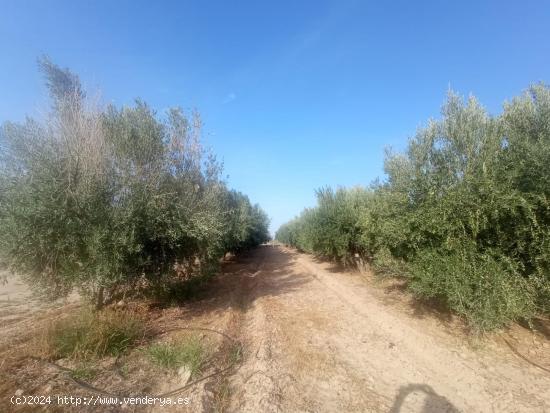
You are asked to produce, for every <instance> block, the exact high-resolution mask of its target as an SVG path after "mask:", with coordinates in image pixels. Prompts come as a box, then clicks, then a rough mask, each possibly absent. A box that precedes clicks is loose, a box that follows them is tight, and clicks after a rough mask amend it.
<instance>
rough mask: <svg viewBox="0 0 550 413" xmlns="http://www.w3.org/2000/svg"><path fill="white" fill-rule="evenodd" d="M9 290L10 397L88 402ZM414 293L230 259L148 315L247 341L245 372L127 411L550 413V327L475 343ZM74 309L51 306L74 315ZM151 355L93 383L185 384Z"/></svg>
mask: <svg viewBox="0 0 550 413" xmlns="http://www.w3.org/2000/svg"><path fill="white" fill-rule="evenodd" d="M8 287H9V286H5V285H4V286H3V289H0V292H3V295H2V296H1V297H0V298H1V300H0V301H1V302H0V304H2V307H0V314H1V315H2V317H0V367H1V368H0V400H1V399H2V397H6V400H7V398H8V397H11V396H12V395H13V394H14V392H16V391H17V390H18V389H20V390H21V391H23V392H24V394H50V393H52V394H77V395H78V394H82V392H83V388H82V387H81V386H79V385H76V384H75V383H74V382H73V381H71V380H69V379H68V378H67V377H65V376H64V375H60V374H59V372H58V371H57V370H55V369H52V368H50V367H49V366H48V365H47V364H44V363H39V362H37V361H36V360H34V359H32V358H29V357H27V356H26V355H25V354H26V353H25V351H24V348H25V347H24V346H25V344H24V341H25V340H30V339H32V337H33V336H34V335H35V334H36V331H38V329H37V327H38V326H40V325H44V324H45V323H46V322H47V320H49V319H50V318H51V317H52V316H51V315H48V311H50V310H48V311H43V310H39V311H35V310H36V309H37V308H38V309H40V308H41V307H39V306H38V305H32V303H31V302H30V301H29V300H31V298H30V296H28V291H27V290H25V288H24V286H23V285H22V284H20V283H17V282H16V283H15V284H13V285H12V286H11V287H9V288H8ZM402 287H403V286H402V284H400V283H399V282H397V281H395V280H393V281H392V280H388V281H383V282H381V281H376V280H375V279H374V278H373V277H369V276H368V275H361V274H358V273H349V272H346V271H343V270H341V269H338V268H335V267H334V265H332V264H330V263H326V262H321V261H316V260H315V259H314V258H312V257H311V256H308V255H305V254H298V253H296V252H294V251H291V250H288V249H285V248H283V247H274V246H263V247H260V248H258V249H256V250H253V251H251V252H250V253H248V254H243V255H241V256H239V257H238V258H237V259H235V260H232V261H229V262H225V263H224V264H223V267H222V271H221V273H220V274H219V275H218V276H216V277H213V278H212V279H211V280H210V282H209V283H208V284H207V285H205V286H204V289H203V290H201V291H199V292H198V293H197V296H196V297H195V298H194V299H192V300H188V301H185V302H184V303H183V304H181V305H178V306H168V307H166V308H165V307H163V306H158V305H153V304H154V303H151V305H150V306H149V307H148V310H147V314H148V316H149V318H150V323H151V326H154V327H156V328H158V330H159V331H160V332H162V331H164V330H163V329H164V328H165V327H166V328H167V327H170V326H172V327H174V326H176V327H177V328H185V327H201V328H207V329H212V330H215V331H221V332H224V334H227V335H230V336H232V337H234V338H235V339H237V340H238V341H239V342H240V343H242V357H240V360H239V361H240V363H238V364H237V366H239V367H238V368H237V367H235V368H233V369H232V370H230V374H229V375H225V374H224V375H221V374H219V375H214V376H212V378H210V379H207V378H208V377H210V376H209V375H210V373H212V372H213V371H218V372H219V371H220V369H221V367H220V366H219V365H217V364H214V365H213V366H210V367H207V369H206V371H205V372H204V375H205V376H204V377H205V380H199V381H198V385H196V386H195V385H194V386H191V387H190V388H189V389H188V390H187V391H186V392H184V393H181V394H179V395H181V396H186V397H189V398H190V399H191V400H192V403H191V405H190V406H187V407H185V406H181V407H179V408H178V407H173V406H170V407H169V408H167V407H164V408H161V407H159V406H154V407H147V406H141V407H140V406H135V407H132V409H133V410H132V409H130V410H129V411H133V412H142V411H143V412H157V411H158V412H163V413H164V412H170V413H175V412H188V411H194V412H198V411H202V412H211V411H230V412H239V413H240V412H244V413H246V412H250V413H262V412H392V413H397V412H402V413H405V412H423V413H428V412H498V413H501V412H550V340H549V339H548V337H549V336H550V332H549V330H548V328H547V326H546V327H545V326H540V328H539V331H540V332H532V331H530V330H528V329H526V328H523V327H520V326H518V325H515V326H513V327H512V328H511V329H510V330H507V331H505V332H501V333H498V334H496V335H494V336H493V337H490V338H487V339H484V340H482V341H474V342H472V340H471V339H469V338H468V336H467V335H466V334H465V333H464V325H463V323H462V322H461V321H460V320H457V319H455V318H453V317H452V315H450V314H448V313H445V312H444V311H437V310H435V309H434V307H433V306H429V305H421V304H419V303H418V301H415V300H413V299H412V298H411V297H410V295H409V294H408V293H407V292H406V291H403V288H402ZM29 304H30V305H29ZM76 305H77V304H70V305H68V306H65V307H58V308H57V310H55V309H54V308H52V309H51V311H58V312H60V313H61V312H64V313H68V312H71V311H74V306H76ZM140 305H145V306H147V305H148V304H147V303H141V304H140ZM159 334H160V336H159V337H161V336H162V334H161V333H159ZM159 337H152V338H151V340H158V339H159ZM504 339H506V340H507V341H509V342H511V343H512V344H513V345H514V348H515V350H516V351H518V353H519V354H522V355H526V357H525V358H521V357H520V356H519V355H518V354H516V353H514V351H513V350H511V348H509V347H508V346H507V345H506V344H505V343H506V342H505V341H504ZM144 345H147V344H144ZM2 348H3V349H4V350H3V351H4V353H2ZM228 348H229V347H228ZM231 348H233V347H231ZM239 348H241V347H240V346H239ZM140 354H143V350H142V349H139V348H137V349H135V350H134V351H130V352H129V354H128V355H127V356H126V357H125V358H123V359H122V360H121V361H120V363H121V365H122V364H124V365H125V366H127V367H128V370H127V371H128V372H129V373H128V375H127V377H126V376H124V377H126V378H124V379H121V377H122V376H120V375H119V373H117V372H118V370H117V369H116V368H115V367H112V368H111V367H109V366H110V365H109V362H112V363H114V364H113V366H116V360H115V359H113V360H111V361H109V360H103V361H102V364H101V365H102V366H103V365H104V364H105V366H106V367H105V366H104V367H102V368H105V372H103V373H101V374H100V375H98V376H97V377H96V378H95V379H93V381H92V383H91V384H93V385H94V386H96V387H97V388H100V389H106V390H108V391H110V392H112V393H114V394H122V395H124V394H126V395H127V394H131V395H134V394H137V395H143V394H147V395H150V394H162V393H163V392H165V391H167V390H172V389H174V388H176V387H178V386H179V385H176V384H174V383H172V382H168V381H167V377H168V376H167V375H166V374H164V373H162V374H161V373H158V372H157V373H154V371H153V370H147V371H146V370H143V369H141V367H140V366H142V365H141V364H139V363H138V364H136V366H137V367H135V368H134V367H132V366H133V364H132V360H134V359H136V360H137V361H140V359H139V357H140ZM220 354H222V355H223V354H225V353H224V352H223V351H222V350H220ZM228 354H229V353H228ZM230 357H233V356H230ZM220 359H222V360H226V358H224V357H220ZM533 362H536V363H537V364H538V366H535V365H533V364H532V363H533ZM224 363H225V364H226V362H223V363H222V365H225V364H224ZM134 374H137V376H134ZM173 378H174V380H177V379H178V377H177V376H174V377H173ZM0 406H1V404H0ZM0 411H4V410H2V408H1V407H0ZM17 411H19V412H23V411H24V412H27V411H35V410H33V409H30V410H29V409H27V410H25V409H23V408H21V409H19V410H17ZM56 411H57V410H56ZM59 411H62V412H65V411H73V410H70V409H69V410H67V409H65V410H63V409H60V410H59ZM89 411H90V412H101V413H103V412H115V411H119V409H118V407H116V408H115V407H106V406H97V407H94V408H90V409H89Z"/></svg>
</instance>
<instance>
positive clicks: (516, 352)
mask: <svg viewBox="0 0 550 413" xmlns="http://www.w3.org/2000/svg"><path fill="white" fill-rule="evenodd" d="M502 339H503V340H504V342H505V343H506V344H507V345H508V347H510V350H512V351H513V352H514V354H515V355H516V356H518V357H520V358H522V359H523V360H525V361H526V362H527V363H529V364H531V365H533V366H535V367H538V368H539V369H541V370H544V371H545V372H547V373H550V369H548V368H546V367H544V366H541V365H540V364H537V363H535V362H534V361H531V360H529V359H528V358H527V357H525V356H524V355H523V354H521V353H520V352H519V351H517V349H516V348H515V347H514V346H512V344H511V343H510V342H509V341H508V340H506V339H505V338H504V337H502Z"/></svg>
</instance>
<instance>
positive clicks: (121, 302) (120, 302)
mask: <svg viewBox="0 0 550 413" xmlns="http://www.w3.org/2000/svg"><path fill="white" fill-rule="evenodd" d="M116 305H117V307H124V306H125V305H126V303H125V302H124V300H120V301H119V302H118V303H116Z"/></svg>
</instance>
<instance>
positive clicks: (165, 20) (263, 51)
mask: <svg viewBox="0 0 550 413" xmlns="http://www.w3.org/2000/svg"><path fill="white" fill-rule="evenodd" d="M44 53H45V54H48V55H49V56H50V57H51V58H52V60H53V61H55V62H56V63H58V64H59V65H61V66H63V67H70V68H71V69H72V70H73V71H75V72H76V73H78V74H79V75H80V76H81V79H82V81H83V83H84V85H85V86H86V87H87V88H88V89H91V90H96V89H98V88H99V89H100V90H101V93H102V97H103V99H104V100H105V101H106V102H114V103H116V104H120V105H122V104H131V103H132V102H133V99H134V98H136V97H141V98H143V99H144V100H145V101H147V102H148V103H149V104H150V105H151V106H153V107H154V108H156V109H157V110H159V111H162V110H164V109H165V108H167V107H169V106H182V107H183V108H188V109H190V108H196V109H198V110H199V112H200V113H201V114H202V117H203V120H204V136H205V140H206V142H207V144H208V145H209V146H211V147H212V148H213V150H214V151H215V152H216V154H217V155H218V156H219V158H221V159H223V161H224V163H225V172H226V174H227V175H228V176H229V178H228V180H229V184H230V186H232V187H234V188H236V189H239V190H241V191H243V192H245V193H247V194H248V195H249V196H250V198H251V199H252V200H253V201H255V202H259V203H260V204H261V205H262V206H263V207H264V209H265V210H266V211H267V212H268V214H269V215H270V216H271V218H272V230H275V229H276V228H277V227H278V226H279V225H280V224H281V223H283V222H284V221H286V220H288V219H290V218H292V217H293V216H294V215H296V214H298V213H299V212H300V210H301V209H302V208H303V207H305V206H311V205H313V204H314V203H315V197H314V189H315V188H319V187H321V186H324V185H331V186H337V185H345V186H350V185H357V184H364V185H366V184H368V183H370V182H371V181H372V180H373V179H375V178H376V177H378V176H382V174H383V171H382V164H383V150H384V147H386V146H392V147H394V148H396V149H402V148H404V147H405V145H406V142H407V139H408V138H409V137H410V136H411V135H413V134H414V132H415V130H416V129H417V128H418V127H419V126H421V125H423V124H425V122H426V121H427V120H428V119H429V118H430V117H437V116H439V109H440V107H441V104H442V103H443V101H444V99H445V94H446V91H447V89H448V88H449V86H451V87H452V88H453V89H454V90H456V91H458V92H460V93H462V94H464V95H467V94H469V93H473V94H475V95H476V96H477V97H478V98H479V99H480V100H481V102H482V103H483V104H484V105H485V106H486V107H487V108H488V110H489V111H490V112H492V113H498V112H499V111H500V110H501V104H502V102H503V101H504V100H505V99H509V98H511V97H513V96H515V95H517V94H519V93H520V92H521V91H522V90H523V89H525V88H526V87H527V86H528V85H529V84H530V83H532V82H538V81H544V82H549V81H550V3H548V2H545V1H521V2H519V1H503V0H501V1H486V2H484V1H455V2H450V1H410V0H409V1H387V2H381V1H378V2H374V1H372V2H368V1H346V0H339V1H321V0H317V1H309V2H308V1H271V2H262V1H219V2H213V1H194V2H191V1H152V0H150V1H147V2H143V1H136V0H133V1H121V0H117V1H74V0H73V1H51V0H41V1H21V0H19V1H6V0H3V1H2V2H0V56H2V57H1V61H0V122H3V121H5V120H21V119H23V118H24V116H25V115H26V114H28V115H33V116H34V115H36V114H37V113H40V111H41V110H43V109H44V107H45V103H46V99H45V94H44V87H43V84H42V80H41V78H40V74H39V73H38V72H37V70H36V58H37V57H38V56H39V55H41V54H44Z"/></svg>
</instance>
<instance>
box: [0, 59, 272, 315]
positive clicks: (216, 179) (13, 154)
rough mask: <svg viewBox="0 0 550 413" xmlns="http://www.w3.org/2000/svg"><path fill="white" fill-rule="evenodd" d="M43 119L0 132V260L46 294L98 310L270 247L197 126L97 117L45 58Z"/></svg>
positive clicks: (142, 107) (107, 114)
mask: <svg viewBox="0 0 550 413" xmlns="http://www.w3.org/2000/svg"><path fill="white" fill-rule="evenodd" d="M40 67H41V69H42V71H43V72H44V74H45V77H46V80H47V86H48V89H49V92H50V95H51V98H52V101H53V105H52V110H51V113H49V114H48V116H47V117H46V119H44V120H42V121H36V120H32V119H27V121H26V122H25V123H23V124H15V123H6V124H4V125H3V127H2V129H1V135H0V142H1V145H2V148H1V149H2V155H1V159H0V229H1V232H2V237H0V253H1V254H2V257H1V258H2V261H3V262H4V263H8V264H9V265H10V267H11V268H12V269H13V270H14V271H16V272H18V273H21V274H24V275H26V276H27V279H28V280H29V281H30V282H31V284H32V285H35V286H37V287H38V288H39V289H40V290H42V291H45V292H50V293H52V294H53V295H63V294H66V293H67V292H68V291H70V290H71V289H73V288H75V287H76V288H80V289H81V290H82V292H83V293H84V294H86V295H88V296H91V297H94V298H95V299H96V300H97V302H98V303H99V304H100V305H101V304H102V303H103V302H104V301H106V300H108V299H109V298H110V297H111V296H113V295H114V294H115V293H116V291H117V289H120V288H128V286H129V285H132V284H134V283H137V282H140V283H142V282H143V281H145V282H149V283H154V282H161V281H162V280H163V279H164V277H166V276H167V275H174V276H180V277H183V278H184V279H188V278H190V277H191V276H194V275H196V274H199V273H204V272H205V271H208V270H209V269H211V268H212V266H213V265H215V264H216V263H217V262H218V261H219V259H220V257H221V256H222V255H223V254H224V253H225V252H227V251H239V250H242V249H245V248H250V247H253V246H255V245H258V244H260V243H262V242H265V241H266V240H267V239H268V238H269V233H268V218H267V216H266V214H265V213H264V212H263V211H262V210H261V209H260V207H259V206H257V205H252V204H251V203H250V201H249V200H248V198H247V197H246V196H244V195H242V194H240V193H238V192H236V191H231V190H228V188H227V187H226V185H225V183H224V182H223V181H222V180H221V178H220V176H221V165H220V164H219V163H218V162H217V161H216V159H215V157H214V156H213V155H212V154H211V153H210V152H209V151H207V150H205V149H204V147H203V146H202V145H201V142H200V127H201V125H200V118H199V117H198V115H197V114H193V115H192V116H191V117H187V116H185V115H184V114H183V112H182V111H181V110H179V109H172V110H170V111H169V113H168V116H167V118H166V119H163V120H160V119H159V117H158V116H157V115H156V114H155V112H154V111H152V110H151V109H150V108H149V107H148V106H147V105H146V104H145V103H143V102H141V101H137V102H136V104H135V106H134V107H124V108H121V109H118V108H116V107H114V106H110V107H108V108H107V109H105V110H99V109H98V108H97V107H94V105H92V104H91V99H88V98H87V97H86V95H85V93H84V91H83V90H82V88H81V85H80V82H79V79H78V77H77V76H76V75H74V74H72V73H71V72H69V71H68V70H63V69H60V68H59V67H58V66H56V65H55V64H53V63H51V62H50V61H49V60H48V59H42V60H41V63H40Z"/></svg>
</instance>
